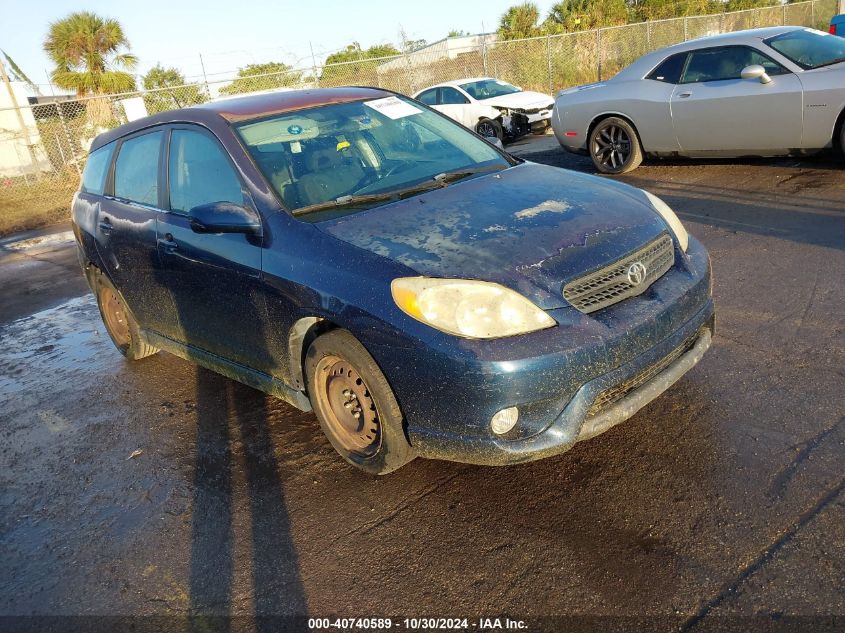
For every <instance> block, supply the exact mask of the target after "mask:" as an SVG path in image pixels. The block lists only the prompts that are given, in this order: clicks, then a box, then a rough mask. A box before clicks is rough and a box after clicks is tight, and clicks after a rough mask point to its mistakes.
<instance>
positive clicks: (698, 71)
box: [683, 46, 787, 84]
mask: <svg viewBox="0 0 845 633" xmlns="http://www.w3.org/2000/svg"><path fill="white" fill-rule="evenodd" d="M752 64H760V65H761V66H763V67H764V68H765V69H766V72H767V73H769V74H770V75H781V74H783V73H785V72H787V71H786V69H784V68H783V67H781V66H780V65H779V64H777V63H776V62H774V61H772V60H771V59H769V58H768V57H766V56H765V55H763V54H762V53H760V52H759V51H757V50H755V49H753V48H749V47H747V46H724V47H721V48H709V49H702V50H698V51H693V52H692V53H691V54H690V60H689V63H688V64H687V69H686V71H685V72H684V77H683V83H685V84H688V83H698V82H702V81H724V80H727V79H740V77H741V76H742V69H743V68H745V67H746V66H751V65H752Z"/></svg>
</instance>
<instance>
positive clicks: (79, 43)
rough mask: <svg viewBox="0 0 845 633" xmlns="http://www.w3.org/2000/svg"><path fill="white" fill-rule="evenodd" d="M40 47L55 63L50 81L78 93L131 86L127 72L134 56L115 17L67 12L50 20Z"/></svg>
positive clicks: (135, 61) (90, 93)
mask: <svg viewBox="0 0 845 633" xmlns="http://www.w3.org/2000/svg"><path fill="white" fill-rule="evenodd" d="M44 51H45V52H46V53H47V55H48V56H49V57H50V59H51V60H52V61H53V63H54V64H55V65H56V67H55V69H54V70H53V72H52V78H53V82H54V83H55V84H56V85H57V86H59V87H61V88H66V89H69V90H76V92H77V94H79V96H86V95H92V94H95V95H96V94H108V93H115V92H128V91H131V90H135V78H134V77H133V76H132V75H131V74H129V73H128V72H126V71H128V70H132V69H133V68H135V66H136V65H137V63H138V58H137V57H135V56H134V55H132V54H130V53H129V40H127V39H126V35H124V33H123V28H122V27H121V26H120V23H119V22H118V21H117V20H112V19H109V18H101V17H100V16H98V15H96V14H94V13H91V12H89V11H80V12H78V13H71V14H70V15H69V16H67V17H66V18H63V19H61V20H57V21H56V22H53V23H51V24H50V31H49V33H48V34H47V38H46V39H45V40H44Z"/></svg>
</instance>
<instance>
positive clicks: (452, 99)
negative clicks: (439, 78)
mask: <svg viewBox="0 0 845 633" xmlns="http://www.w3.org/2000/svg"><path fill="white" fill-rule="evenodd" d="M465 103H469V100H468V99H467V98H466V97H465V96H464V95H462V94H461V93H460V92H458V91H457V90H455V89H454V88H448V87H444V88H441V89H440V105H455V104H459V105H463V104H465Z"/></svg>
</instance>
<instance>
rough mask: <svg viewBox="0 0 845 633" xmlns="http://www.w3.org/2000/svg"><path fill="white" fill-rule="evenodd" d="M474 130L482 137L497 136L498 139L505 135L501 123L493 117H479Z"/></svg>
mask: <svg viewBox="0 0 845 633" xmlns="http://www.w3.org/2000/svg"><path fill="white" fill-rule="evenodd" d="M475 132H476V134H478V135H479V136H483V137H484V138H490V139H492V138H497V139H499V140H500V141H501V140H502V138H504V136H505V133H504V130H502V124H501V123H499V122H498V121H496V120H494V119H480V120H479V121H478V123H476V125H475Z"/></svg>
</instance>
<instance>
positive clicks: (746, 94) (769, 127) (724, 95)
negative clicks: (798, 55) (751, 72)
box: [671, 46, 803, 153]
mask: <svg viewBox="0 0 845 633" xmlns="http://www.w3.org/2000/svg"><path fill="white" fill-rule="evenodd" d="M755 64H758V65H761V66H763V67H764V68H765V69H766V72H767V73H768V74H769V76H770V77H771V82H769V83H765V84H764V83H761V82H760V80H759V79H742V78H741V76H740V75H741V73H742V69H743V68H745V67H747V66H751V65H755ZM671 105H672V126H673V129H674V131H675V136H676V138H677V141H678V144H679V145H680V147H681V149H682V151H684V152H690V153H695V152H715V151H725V152H737V151H739V152H742V151H745V150H748V151H752V152H753V151H761V152H766V151H777V150H785V149H792V148H798V147H801V136H802V131H803V130H802V115H803V96H802V87H801V81H800V80H799V79H798V77H797V76H795V75H794V74H793V73H791V72H790V71H788V70H787V69H785V68H783V67H782V66H781V65H780V64H778V63H777V62H775V61H773V60H771V59H770V58H768V57H767V56H765V55H764V54H763V53H761V52H760V51H758V50H756V49H754V48H751V47H748V46H721V47H716V48H705V49H700V50H696V51H693V52H692V53H691V54H690V57H689V60H688V62H687V65H686V68H685V70H684V73H683V76H682V77H681V83H680V84H678V85H677V86H675V89H674V91H673V93H672V97H671Z"/></svg>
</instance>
